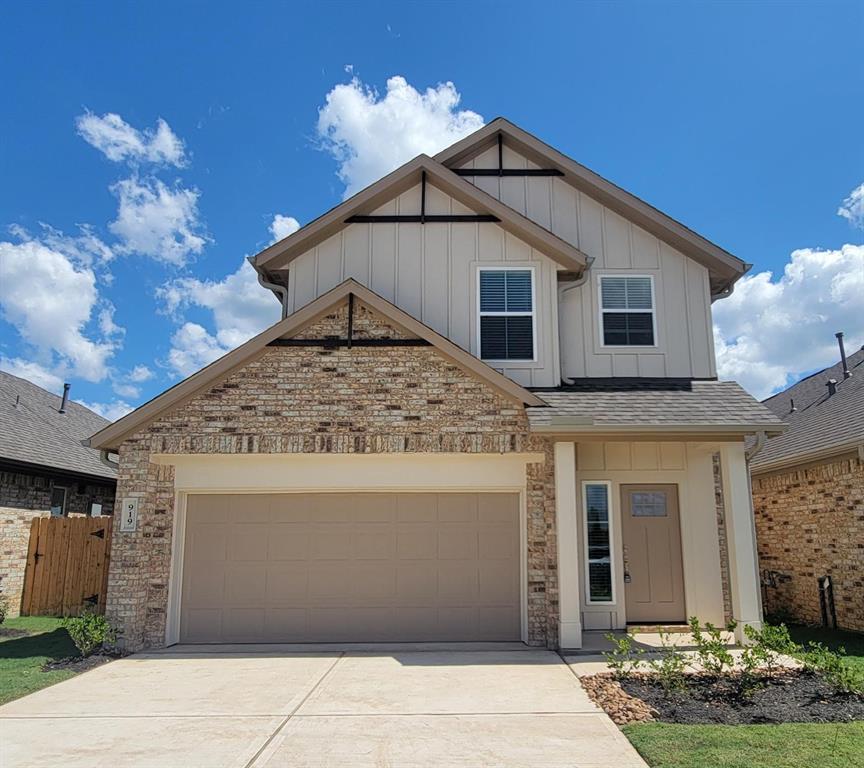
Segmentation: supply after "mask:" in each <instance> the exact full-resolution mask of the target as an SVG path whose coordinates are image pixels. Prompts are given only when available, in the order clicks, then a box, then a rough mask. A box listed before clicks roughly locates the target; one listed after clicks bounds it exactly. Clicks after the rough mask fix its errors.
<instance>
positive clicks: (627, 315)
mask: <svg viewBox="0 0 864 768" xmlns="http://www.w3.org/2000/svg"><path fill="white" fill-rule="evenodd" d="M600 320H601V324H602V332H603V346H606V347H653V346H654V345H655V344H656V343H657V342H656V337H657V333H656V326H657V324H656V322H655V314H654V283H653V279H652V278H651V277H610V276H607V275H603V276H602V277H601V278H600Z"/></svg>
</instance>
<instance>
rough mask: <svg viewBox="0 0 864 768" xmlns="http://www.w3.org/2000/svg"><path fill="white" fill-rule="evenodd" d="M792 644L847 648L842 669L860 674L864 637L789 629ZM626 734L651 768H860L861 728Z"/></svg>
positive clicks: (656, 728) (640, 730)
mask: <svg viewBox="0 0 864 768" xmlns="http://www.w3.org/2000/svg"><path fill="white" fill-rule="evenodd" d="M789 633H790V635H791V636H792V639H793V640H794V641H795V642H796V643H807V642H814V643H822V644H823V645H824V646H826V647H827V648H830V649H831V650H837V649H838V648H841V647H842V648H845V649H846V653H847V657H846V663H847V664H849V665H850V666H857V667H860V668H861V669H864V634H861V633H857V632H843V631H842V630H830V629H823V628H821V627H802V626H790V627H789ZM623 730H624V733H625V734H626V736H627V738H628V739H630V742H631V743H632V744H633V746H634V747H636V749H637V750H638V751H639V753H640V754H641V755H642V757H643V758H645V760H646V762H647V763H648V764H649V765H650V766H651V768H704V767H705V766H711V767H712V768H813V767H814V766H818V768H853V766H854V768H858V766H861V765H864V722H856V723H786V724H783V725H678V724H674V723H640V724H634V725H627V726H624V728H623Z"/></svg>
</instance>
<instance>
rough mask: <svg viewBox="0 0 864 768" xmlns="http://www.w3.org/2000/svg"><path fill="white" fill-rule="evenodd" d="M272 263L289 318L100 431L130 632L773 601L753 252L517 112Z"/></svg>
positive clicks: (117, 615) (137, 641) (576, 615)
mask: <svg viewBox="0 0 864 768" xmlns="http://www.w3.org/2000/svg"><path fill="white" fill-rule="evenodd" d="M252 262H253V264H254V266H255V268H256V269H257V270H258V273H259V276H260V279H261V281H262V284H263V285H265V287H267V288H268V289H270V290H272V291H273V292H274V294H276V295H277V296H278V297H281V301H282V303H283V312H284V314H285V315H286V317H285V319H283V320H282V321H280V322H278V323H277V324H275V325H274V326H272V327H271V328H269V329H267V330H266V331H264V332H263V333H261V334H260V335H258V336H257V337H255V338H254V339H252V340H251V341H249V342H247V343H246V344H244V345H242V346H240V347H239V348H237V349H236V350H234V351H233V352H231V353H229V354H228V355H226V356H225V357H223V358H221V359H220V360H218V361H217V362H215V363H213V364H212V365H210V366H208V367H207V368H205V369H204V370H202V371H200V372H199V373H197V374H195V375H193V376H191V377H190V378H188V379H186V380H185V381H183V382H182V383H180V384H178V385H177V386H175V387H173V388H172V389H170V390H168V391H167V392H165V393H164V394H163V395H161V396H159V397H157V398H156V399H154V400H152V401H151V402H149V403H147V404H146V405H144V406H142V407H141V408H139V409H138V410H137V411H134V412H133V413H131V414H129V415H127V416H126V417H124V418H122V419H120V420H119V421H118V422H116V423H115V424H113V425H112V426H110V427H107V428H106V429H104V430H102V431H101V432H99V433H98V434H96V435H95V436H94V437H93V438H92V440H91V445H93V446H94V447H98V448H100V449H103V450H107V449H110V450H116V451H119V454H120V469H119V474H118V482H119V494H120V497H121V499H122V504H123V509H124V511H123V518H122V519H123V521H124V523H125V525H119V526H117V527H116V528H115V529H114V530H115V533H114V543H113V557H112V560H111V571H110V576H109V595H108V607H107V613H108V615H109V617H110V618H111V620H113V621H114V622H115V623H116V624H117V625H118V626H119V627H120V629H121V630H122V633H123V642H124V643H125V645H126V647H128V648H131V649H137V648H142V647H146V646H160V645H164V644H171V643H177V642H188V643H195V642H215V643H219V642H252V641H283V642H285V641H298V642H305V641H338V642H348V641H423V640H426V641H435V640H442V641H468V640H489V641H498V640H500V641H514V640H515V641H519V640H522V641H524V642H527V643H529V644H531V645H539V646H548V647H559V646H560V647H567V648H574V647H579V646H580V645H581V643H582V631H583V629H586V630H608V629H610V628H621V627H624V626H625V625H626V624H627V623H634V622H635V623H655V622H656V623H679V622H683V621H684V620H685V619H686V618H687V617H688V616H690V615H696V616H698V617H699V618H700V619H702V620H703V621H713V622H717V623H722V622H723V620H724V613H725V611H724V600H725V601H728V603H729V604H730V606H731V612H732V613H734V615H735V617H736V618H737V619H739V620H741V622H742V623H750V624H756V625H758V624H759V622H760V620H761V606H760V597H759V582H758V569H757V561H756V548H755V538H754V530H753V516H752V509H751V499H750V493H749V485H748V473H747V466H746V457H745V442H744V441H745V439H746V437H747V436H748V435H754V434H757V433H762V432H768V433H770V434H774V433H776V432H778V431H780V430H781V429H782V422H781V420H780V419H779V418H777V417H776V416H774V415H773V414H772V413H771V412H770V411H769V410H767V409H766V408H765V407H764V406H762V405H760V404H759V403H758V402H756V401H755V400H753V398H751V397H750V396H749V395H747V394H746V393H745V392H744V391H743V390H742V389H741V388H740V387H739V386H738V385H737V384H734V383H731V382H718V381H716V369H715V361H714V352H713V347H712V335H711V302H712V301H714V300H716V299H721V298H722V297H723V296H725V295H727V294H728V293H729V292H730V291H731V289H732V286H733V285H734V283H735V281H736V280H737V279H738V278H739V277H740V276H741V275H742V274H744V272H745V271H746V270H747V268H748V265H747V264H744V263H743V262H742V261H740V260H739V259H737V258H735V257H734V256H732V255H730V254H728V253H727V252H726V251H724V250H722V249H721V248H719V247H718V246H716V245H713V244H712V243H710V242H708V241H707V240H705V239H704V238H702V237H700V236H699V235H697V234H696V233H694V232H692V231H690V230H689V229H687V228H685V227H684V226H682V225H681V224H679V223H677V222H675V221H673V220H672V219H670V218H669V217H667V216H665V215H664V214H662V213H660V212H659V211H657V210H656V209H654V208H651V207H650V206H649V205H647V204H646V203H644V202H642V201H641V200H639V199H638V198H636V197H634V196H633V195H631V194H629V193H627V192H624V191H623V190H621V189H619V188H617V187H615V186H614V185H612V184H611V183H609V182H608V181H605V180H604V179H602V178H600V177H599V176H597V175H596V174H594V173H592V172H591V171H589V170H587V169H586V168H584V167H583V166H581V165H579V164H578V163H575V162H574V161H573V160H571V159H569V158H567V157H565V156H564V155H562V154H560V153H559V152H557V151H555V150H554V149H552V148H550V147H548V146H546V145H545V144H542V143H541V142H540V141H538V140H537V139H536V138H534V137H533V136H531V135H530V134H527V133H525V132H524V131H522V130H520V129H519V128H517V127H516V126H514V125H512V124H510V123H509V122H507V121H506V120H502V119H498V120H495V121H493V122H492V123H490V124H489V125H487V126H486V127H485V128H483V129H481V130H480V131H478V132H476V133H475V134H473V135H471V136H469V137H468V138H466V139H464V140H463V141H460V142H458V143H457V144H455V145H454V146H452V147H450V148H449V149H446V150H444V151H443V152H441V153H440V154H439V155H437V156H436V157H435V158H432V157H428V156H425V155H421V156H419V157H417V158H415V159H414V160H412V161H410V162H409V163H407V164H405V165H404V166H402V167H401V168H399V169H397V170H396V171H394V172H393V173H391V174H389V175H388V176H386V177H384V178H383V179H381V180H380V181H378V182H376V183H375V184H372V185H371V186H370V187H368V188H367V189H365V190H363V191H362V192H360V193H359V194H357V195H355V196H354V197H352V198H350V199H349V200H347V201H345V202H344V203H342V204H341V205H339V206H337V207H336V208H334V209H333V210H331V211H329V212H328V213H325V214H324V215H323V216H321V217H320V218H318V219H316V220H315V221H313V222H311V223H310V224H308V225H307V226H305V227H304V228H302V229H300V230H299V231H298V232H296V233H295V234H293V235H291V236H290V237H287V238H285V239H284V240H282V241H280V242H278V243H276V244H274V245H272V246H270V247H269V248H267V249H266V250H264V251H262V252H261V253H259V254H258V255H257V256H256V257H255V258H254V259H253V260H252ZM716 453H719V454H720V457H721V465H722V490H723V494H722V495H723V502H724V504H723V507H724V509H725V514H724V515H722V516H721V517H720V519H719V523H718V513H717V505H716V504H715V488H714V474H713V460H714V455H715V454H716ZM136 516H137V519H136ZM124 527H125V528H126V529H127V530H125V531H124V530H123V529H124ZM721 553H723V554H722V555H721ZM727 553H728V557H727ZM724 573H726V574H728V578H726V579H724V577H723V574H724Z"/></svg>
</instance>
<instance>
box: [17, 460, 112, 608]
mask: <svg viewBox="0 0 864 768" xmlns="http://www.w3.org/2000/svg"><path fill="white" fill-rule="evenodd" d="M54 485H62V486H64V487H65V488H67V491H66V510H67V513H68V514H70V515H85V514H87V513H88V512H89V510H90V504H91V502H96V503H97V504H102V514H103V515H111V514H113V512H114V488H112V487H109V486H104V485H89V484H88V485H84V486H83V487H82V486H80V485H79V484H78V483H76V482H75V481H73V480H57V481H53V480H51V478H49V477H44V476H40V475H31V474H24V473H20V472H0V593H2V595H3V596H4V597H5V598H6V599H7V600H8V601H9V616H10V617H12V616H18V615H19V612H20V609H21V593H22V591H23V589H24V572H25V570H26V568H27V547H28V546H29V544H30V526H31V524H32V521H33V518H35V517H47V516H48V515H50V514H51V489H52V488H53V487H54ZM82 490H83V493H82V492H81V491H82Z"/></svg>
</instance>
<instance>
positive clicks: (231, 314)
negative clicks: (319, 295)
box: [157, 260, 279, 376]
mask: <svg viewBox="0 0 864 768" xmlns="http://www.w3.org/2000/svg"><path fill="white" fill-rule="evenodd" d="M157 297H158V298H160V299H161V300H162V302H163V304H164V307H165V311H166V312H168V313H169V314H172V315H175V316H180V315H181V313H182V311H183V310H184V309H187V308H189V307H201V308H203V309H207V310H210V312H211V313H212V321H213V325H214V326H215V332H214V333H213V334H211V333H210V332H208V331H207V330H206V329H205V328H204V327H203V326H201V325H200V324H197V323H185V324H184V325H183V326H182V327H181V328H180V329H179V330H178V332H177V333H175V335H174V337H173V338H172V350H171V352H170V353H169V355H168V362H169V364H170V366H171V367H172V368H173V369H174V370H175V371H176V372H177V373H180V374H182V375H184V376H185V375H188V374H190V373H194V372H195V371H196V370H198V368H201V367H203V366H204V365H206V364H207V363H210V362H212V361H213V360H215V359H216V358H217V357H219V356H220V355H223V354H225V353H226V352H229V351H230V350H232V349H234V348H235V347H238V346H239V345H240V344H242V343H243V342H245V341H248V340H249V339H250V338H252V337H253V336H254V335H255V334H257V333H260V332H261V331H262V330H264V329H265V328H267V327H268V326H270V325H272V324H273V323H275V322H276V321H277V320H279V302H278V301H276V299H275V298H274V297H273V294H271V293H270V291H267V290H265V289H263V288H262V287H261V286H260V285H259V284H258V275H257V273H256V272H255V270H254V269H253V268H252V266H251V265H250V264H249V263H248V262H247V261H245V260H244V261H243V262H242V263H241V264H240V266H239V268H238V269H237V271H236V272H232V273H231V274H229V275H227V276H226V277H225V278H223V279H222V280H199V279H198V278H194V277H182V278H178V279H176V280H172V281H171V282H169V283H166V284H165V285H163V286H162V287H161V288H160V289H159V290H158V291H157ZM196 344H200V354H196V351H195V345H196Z"/></svg>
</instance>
